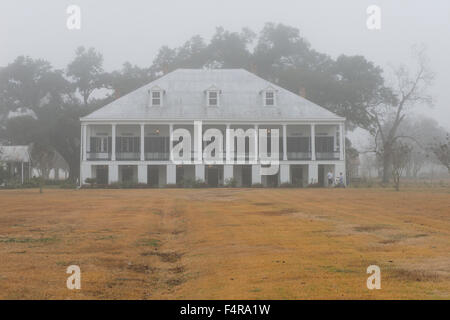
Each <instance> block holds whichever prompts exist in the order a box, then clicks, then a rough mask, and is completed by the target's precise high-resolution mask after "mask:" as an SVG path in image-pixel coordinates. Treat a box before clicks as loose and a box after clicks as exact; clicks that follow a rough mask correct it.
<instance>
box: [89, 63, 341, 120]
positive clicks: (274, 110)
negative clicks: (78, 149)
mask: <svg viewBox="0 0 450 320" xmlns="http://www.w3.org/2000/svg"><path fill="white" fill-rule="evenodd" d="M155 86H158V87H159V88H162V89H163V90H164V91H165V95H164V103H163V105H164V107H160V108H155V107H152V106H149V93H148V92H149V90H151V89H152V88H153V87H155ZM212 86H214V87H217V88H220V90H221V95H220V107H218V108H211V107H208V106H207V104H206V100H205V89H207V88H210V87H212ZM268 87H271V88H274V89H275V90H277V105H276V106H274V107H267V106H264V104H263V100H262V96H261V94H260V92H261V90H265V89H266V88H268ZM177 119H180V120H241V121H242V120H249V121H255V120H257V121H261V120H269V121H273V120H282V119H283V120H308V119H319V120H320V119H323V120H343V118H341V117H338V116H337V115H335V114H334V113H332V112H330V111H328V110H326V109H325V108H323V107H321V106H318V105H316V104H314V103H312V102H311V101H309V100H306V99H305V98H303V97H301V96H298V95H296V94H294V93H292V92H290V91H288V90H286V89H283V88H281V87H279V86H277V85H275V84H272V83H270V82H269V81H266V80H264V79H262V78H260V77H258V76H256V75H254V74H252V73H250V72H248V71H246V70H244V69H215V70H205V69H177V70H175V71H173V72H171V73H168V74H166V75H164V76H163V77H161V78H159V79H157V80H155V81H153V82H151V83H149V84H147V85H145V86H143V87H141V88H139V89H137V90H135V91H133V92H131V93H129V94H127V95H125V96H123V97H121V98H119V99H117V100H115V101H113V102H111V103H110V104H108V105H106V106H104V107H102V108H100V109H99V110H97V111H95V112H93V113H91V114H89V115H87V116H85V117H83V118H82V119H81V120H82V121H95V120H97V121H103V120H104V121H110V120H112V121H115V120H117V121H120V120H177Z"/></svg>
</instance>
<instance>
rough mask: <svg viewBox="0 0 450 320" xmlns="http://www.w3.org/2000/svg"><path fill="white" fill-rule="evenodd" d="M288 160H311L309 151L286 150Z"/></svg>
mask: <svg viewBox="0 0 450 320" xmlns="http://www.w3.org/2000/svg"><path fill="white" fill-rule="evenodd" d="M287 158H288V160H311V152H288V153H287Z"/></svg>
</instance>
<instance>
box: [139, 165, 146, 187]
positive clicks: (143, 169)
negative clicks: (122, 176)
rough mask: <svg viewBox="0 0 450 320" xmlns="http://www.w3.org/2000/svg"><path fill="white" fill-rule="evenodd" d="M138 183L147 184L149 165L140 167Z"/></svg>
mask: <svg viewBox="0 0 450 320" xmlns="http://www.w3.org/2000/svg"><path fill="white" fill-rule="evenodd" d="M138 183H145V184H146V183H147V165H146V164H140V165H138Z"/></svg>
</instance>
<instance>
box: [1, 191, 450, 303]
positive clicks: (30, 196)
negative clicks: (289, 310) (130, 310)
mask: <svg viewBox="0 0 450 320" xmlns="http://www.w3.org/2000/svg"><path fill="white" fill-rule="evenodd" d="M73 264H75V265H78V266H80V268H81V290H68V289H67V288H66V279H67V277H68V276H69V275H68V274H66V268H67V267H68V266H69V265H73ZM372 264H375V265H378V266H379V267H380V268H381V290H368V289H367V287H366V280H367V277H368V276H369V275H368V274H366V269H367V267H368V266H369V265H372ZM0 298H3V299H219V298H223V299H313V298H324V299H359V298H360V299H390V298H394V299H412V298H419V299H422V298H425V299H431V298H438V299H449V298H450V190H449V189H448V188H429V189H422V190H420V189H410V190H406V191H401V192H394V191H392V190H391V189H381V188H373V189H190V190H188V189H141V190H56V189H52V190H50V189H48V190H45V191H44V193H43V194H39V192H38V190H31V189H30V190H4V191H0Z"/></svg>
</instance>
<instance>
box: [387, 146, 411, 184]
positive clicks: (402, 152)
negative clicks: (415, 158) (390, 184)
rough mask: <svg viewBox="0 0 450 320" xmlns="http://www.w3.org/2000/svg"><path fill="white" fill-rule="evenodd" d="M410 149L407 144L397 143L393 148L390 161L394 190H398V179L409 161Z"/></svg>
mask: <svg viewBox="0 0 450 320" xmlns="http://www.w3.org/2000/svg"><path fill="white" fill-rule="evenodd" d="M411 151H412V147H411V146H410V145H408V144H405V143H402V142H397V143H396V144H395V145H394V146H393V150H392V154H391V159H392V178H393V180H394V186H395V190H396V191H399V190H400V179H401V177H402V175H403V173H404V172H405V170H406V168H407V167H408V164H409V162H410V161H411Z"/></svg>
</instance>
